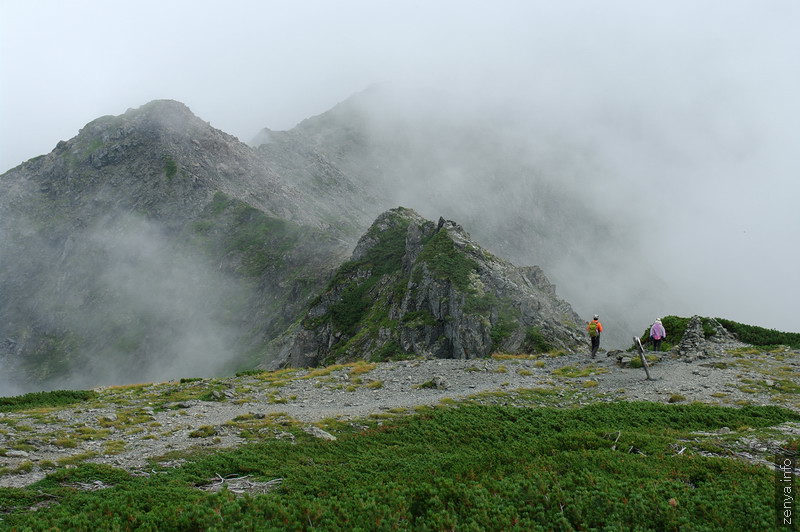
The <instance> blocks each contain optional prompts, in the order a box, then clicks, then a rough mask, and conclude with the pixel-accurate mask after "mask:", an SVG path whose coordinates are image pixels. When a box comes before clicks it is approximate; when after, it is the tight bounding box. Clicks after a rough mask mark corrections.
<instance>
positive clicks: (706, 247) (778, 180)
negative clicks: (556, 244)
mask: <svg viewBox="0 0 800 532" xmlns="http://www.w3.org/2000/svg"><path fill="white" fill-rule="evenodd" d="M0 6H2V7H1V8H0V9H1V11H0V172H2V171H5V170H7V169H10V168H12V167H14V166H16V165H17V164H19V163H20V162H22V161H24V160H26V159H29V158H31V157H34V156H36V155H40V154H43V153H47V152H49V151H50V150H52V149H53V147H54V146H55V144H56V143H57V142H58V141H59V140H62V139H64V140H66V139H68V138H71V137H73V136H74V135H76V134H77V132H78V130H79V129H80V128H81V127H82V126H83V125H84V124H86V123H87V122H89V121H91V120H93V119H94V118H96V117H98V116H101V115H106V114H120V113H123V112H125V110H126V109H127V108H129V107H138V106H140V105H142V104H144V103H146V102H148V101H150V100H153V99H157V98H170V99H176V100H179V101H182V102H183V103H185V104H187V105H188V106H189V107H190V108H191V109H192V111H193V112H194V113H195V114H197V115H198V116H200V117H201V118H203V119H205V120H208V121H209V122H210V123H211V124H212V125H213V126H215V127H217V128H220V129H222V130H224V131H227V132H229V133H231V134H234V135H236V136H238V137H239V138H240V139H241V140H244V141H248V140H250V139H251V138H252V137H253V136H255V134H256V133H257V132H258V130H259V129H261V128H262V127H265V126H266V127H270V128H272V129H288V128H291V127H292V126H294V125H295V124H296V123H297V122H299V121H301V120H302V119H304V118H307V117H309V116H312V115H316V114H319V113H321V112H323V111H325V110H327V109H328V108H330V107H331V106H333V105H334V104H336V103H337V102H339V101H341V100H343V99H345V98H347V97H349V96H350V95H352V94H353V93H355V92H358V91H361V90H363V89H364V88H366V87H367V86H369V85H371V84H373V83H384V84H390V85H397V86H399V85H405V86H418V87H432V88H445V89H447V90H449V91H452V92H453V93H454V94H456V95H457V97H459V98H462V99H463V101H464V102H481V103H482V104H488V105H490V106H491V105H493V104H497V105H500V104H502V105H505V106H507V107H508V106H510V107H514V108H517V109H519V113H520V116H521V117H522V119H530V120H536V121H538V126H539V127H547V128H550V129H551V130H552V131H553V132H554V135H557V136H559V137H561V138H563V139H564V142H565V144H566V145H572V144H574V145H576V146H581V147H582V148H583V149H586V150H588V152H590V153H593V154H594V157H596V158H597V160H598V161H599V162H598V174H597V176H598V179H600V178H602V179H606V180H608V181H607V183H608V186H607V187H604V192H603V193H602V194H600V195H598V198H597V200H598V201H601V202H607V204H608V211H609V215H610V216H613V215H615V213H617V212H620V211H621V210H623V209H624V210H626V212H627V213H628V214H629V215H631V214H633V215H635V216H641V219H642V229H643V230H644V231H645V232H646V234H647V236H648V238H649V239H650V241H651V246H652V253H653V255H654V256H656V257H658V258H657V261H658V262H659V263H661V264H662V266H663V268H664V271H665V272H667V273H666V275H665V280H666V282H667V283H666V284H667V285H666V286H662V285H660V283H659V284H658V285H656V286H654V287H653V290H667V291H674V292H676V293H678V294H681V295H685V296H686V297H687V301H688V304H687V305H686V308H678V309H665V313H683V314H693V313H700V314H705V315H718V316H723V317H728V318H731V319H735V320H738V321H746V322H749V323H756V324H759V325H765V326H769V327H775V328H780V329H783V330H794V331H800V326H798V325H797V323H798V320H797V319H796V316H794V315H793V314H798V313H800V312H799V311H798V306H800V305H798V300H800V288H799V287H800V282H798V271H800V244H799V242H800V238H798V234H800V214H798V213H799V212H800V209H799V208H798V196H799V195H798V192H797V188H798V186H799V185H800V172H799V170H800V164H798V145H799V144H800V127H799V126H798V124H800V97H799V96H798V95H800V53H799V52H798V51H799V50H800V31H798V28H800V2H797V1H796V0H785V1H771V0H759V1H756V0H752V1H736V0H719V1H711V0H709V1H699V0H692V1H674V0H671V1H669V2H667V1H660V2H657V1H646V0H630V1H592V2H589V1H566V0H565V1H556V0H552V1H535V0H527V1H518V2H517V1H495V2H489V1H480V2H479V1H468V0H453V1H450V0H448V1H425V2H422V1H420V2H411V1H405V2H400V1H380V0H371V1H353V0H337V1H308V0H294V1H291V2H290V1H236V0H231V1H225V2H221V1H220V2H211V1H204V0H191V1H164V0H160V1H158V2H155V1H137V2H124V3H123V2H113V1H107V0H104V1H94V0H83V1H81V0H71V1H69V2H65V1H59V0H54V1H43V0H0ZM601 169H602V171H600V170H601ZM653 318H655V316H651V317H647V318H646V319H645V321H646V322H648V323H649V322H650V321H651V320H652V319H653ZM643 319H644V318H643Z"/></svg>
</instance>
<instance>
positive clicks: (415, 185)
mask: <svg viewBox="0 0 800 532" xmlns="http://www.w3.org/2000/svg"><path fill="white" fill-rule="evenodd" d="M521 112H522V110H521V109H515V108H513V106H510V105H509V106H508V107H503V106H491V105H488V104H487V103H486V102H483V103H478V102H477V101H472V100H467V101H465V100H463V99H459V98H458V97H457V96H456V95H453V94H450V93H444V92H438V91H422V90H417V91H412V90H394V89H391V88H387V87H383V86H374V87H371V88H369V89H368V90H366V91H364V92H362V93H359V94H357V95H355V96H353V97H351V98H349V99H347V100H345V101H344V102H342V103H340V104H339V105H337V106H336V107H334V108H333V109H331V110H330V111H328V112H326V113H323V114H321V115H319V116H315V117H312V118H309V119H307V120H304V121H303V122H301V123H300V124H299V125H298V126H297V127H295V128H294V129H292V130H290V131H288V132H269V131H267V132H262V134H261V135H259V136H257V137H256V139H254V141H253V143H254V144H259V147H258V149H259V151H260V152H261V153H264V154H265V155H266V156H268V157H269V156H272V155H273V154H275V153H280V152H285V151H286V150H289V149H292V148H290V147H292V146H294V147H296V146H304V147H308V146H311V147H313V149H314V150H315V151H316V152H319V153H321V154H323V155H324V156H325V157H326V158H327V159H329V160H330V161H332V162H334V163H335V164H336V165H337V166H338V167H339V168H340V169H341V170H342V171H343V172H344V173H345V174H347V175H349V176H351V177H352V178H353V179H355V180H357V181H358V182H359V183H360V184H361V185H362V186H363V187H365V188H366V189H367V190H369V191H370V193H371V194H372V195H374V196H375V197H376V198H378V203H376V204H375V205H374V208H375V210H376V211H380V210H383V209H387V208H391V207H394V206H396V205H404V206H407V207H410V208H413V209H415V210H417V211H419V212H420V213H421V214H422V215H424V216H427V217H431V218H436V217H438V216H444V217H447V218H450V219H453V220H457V221H458V222H459V223H461V224H463V225H464V226H465V227H466V228H468V230H469V231H470V233H471V234H472V235H473V236H474V237H475V238H476V240H477V241H478V242H479V243H480V244H481V245H483V246H484V247H486V248H488V249H489V250H491V251H492V252H494V253H496V254H498V255H499V256H502V257H505V258H507V259H509V260H511V261H512V262H514V263H516V264H520V265H539V266H541V267H542V268H544V270H545V271H546V272H547V273H548V275H549V276H550V277H551V278H552V279H553V280H554V281H555V283H556V285H557V286H558V289H559V293H560V294H561V295H562V296H563V297H564V298H565V299H567V300H568V301H570V302H571V303H572V304H573V306H574V307H575V308H576V310H577V311H578V312H579V313H580V314H581V315H582V316H584V318H585V319H586V320H588V319H590V318H591V315H592V314H594V313H599V314H601V317H602V318H603V319H604V323H606V328H607V331H608V333H607V342H608V345H613V346H621V345H624V344H627V342H629V340H630V336H631V335H632V334H633V333H634V332H635V331H636V330H638V328H639V327H640V325H641V323H642V322H643V321H648V320H652V319H653V318H655V317H657V316H658V315H659V313H661V312H663V310H664V309H667V308H671V306H674V302H675V300H674V299H673V298H671V297H670V291H653V290H651V289H650V286H651V285H652V284H663V283H661V281H660V277H659V275H658V273H657V271H656V270H655V269H654V268H653V267H652V266H651V260H650V259H651V255H649V254H648V253H647V242H645V241H644V239H643V238H642V233H641V231H640V229H639V228H638V227H637V220H636V219H635V216H634V214H633V213H634V212H636V211H635V210H634V209H625V208H624V207H623V206H621V205H620V202H621V200H618V201H616V202H615V203H614V204H609V202H608V201H607V200H606V199H604V198H606V197H607V194H608V192H607V191H606V192H604V189H605V188H606V187H607V186H608V184H607V183H606V178H607V176H606V175H604V174H605V173H606V172H609V169H608V168H606V167H605V166H604V165H603V162H602V161H601V160H599V159H597V158H594V157H593V155H592V153H591V152H589V151H583V149H582V148H583V147H582V146H581V145H579V144H577V143H574V142H572V141H569V140H568V139H565V138H562V137H561V136H560V134H559V133H557V132H556V131H554V130H551V129H549V127H548V123H547V120H546V118H545V117H542V123H540V124H537V123H535V122H534V123H531V122H530V117H527V116H520V113H521Z"/></svg>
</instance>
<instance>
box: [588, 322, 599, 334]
mask: <svg viewBox="0 0 800 532" xmlns="http://www.w3.org/2000/svg"><path fill="white" fill-rule="evenodd" d="M598 334H599V333H598V332H597V322H596V321H590V322H589V336H591V337H592V338H594V337H595V336H597V335H598Z"/></svg>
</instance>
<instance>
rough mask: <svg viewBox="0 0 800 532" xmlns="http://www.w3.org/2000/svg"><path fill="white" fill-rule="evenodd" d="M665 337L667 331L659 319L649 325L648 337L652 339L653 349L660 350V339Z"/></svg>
mask: <svg viewBox="0 0 800 532" xmlns="http://www.w3.org/2000/svg"><path fill="white" fill-rule="evenodd" d="M666 337H667V331H665V330H664V326H663V325H661V320H656V321H655V322H654V323H653V325H652V327H650V338H651V339H652V340H653V349H654V350H655V351H661V340H663V339H664V338H666Z"/></svg>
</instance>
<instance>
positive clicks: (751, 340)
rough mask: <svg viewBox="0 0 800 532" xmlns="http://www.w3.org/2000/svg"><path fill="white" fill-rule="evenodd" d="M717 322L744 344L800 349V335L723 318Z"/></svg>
mask: <svg viewBox="0 0 800 532" xmlns="http://www.w3.org/2000/svg"><path fill="white" fill-rule="evenodd" d="M717 321H718V322H719V323H720V324H721V325H722V326H723V327H725V330H727V331H728V332H730V333H732V334H734V335H735V336H736V337H737V338H738V339H739V340H741V341H742V342H745V343H748V344H752V345H758V346H764V347H767V346H775V345H788V346H789V347H792V348H794V349H800V333H792V332H781V331H776V330H775V329H766V328H764V327H757V326H755V325H745V324H743V323H737V322H735V321H731V320H726V319H722V318H717Z"/></svg>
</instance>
